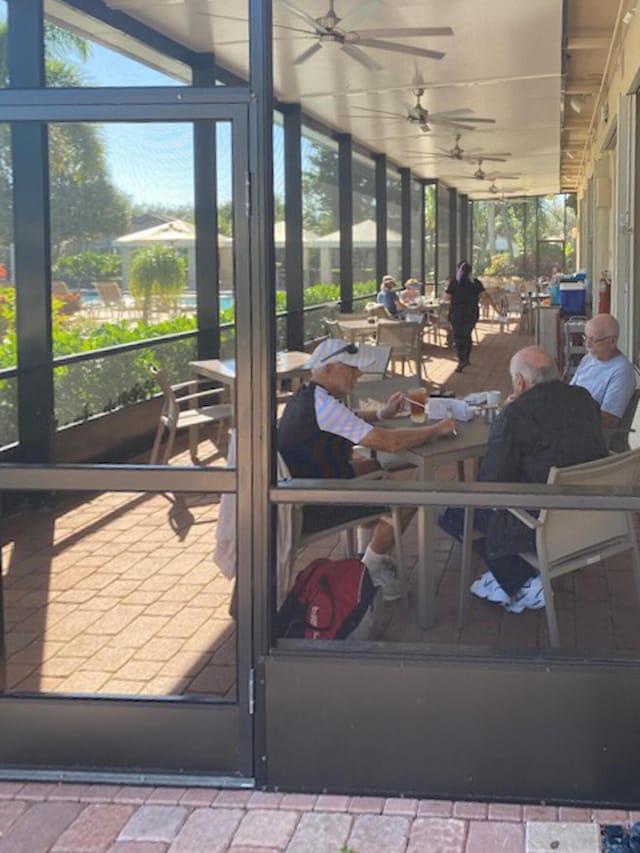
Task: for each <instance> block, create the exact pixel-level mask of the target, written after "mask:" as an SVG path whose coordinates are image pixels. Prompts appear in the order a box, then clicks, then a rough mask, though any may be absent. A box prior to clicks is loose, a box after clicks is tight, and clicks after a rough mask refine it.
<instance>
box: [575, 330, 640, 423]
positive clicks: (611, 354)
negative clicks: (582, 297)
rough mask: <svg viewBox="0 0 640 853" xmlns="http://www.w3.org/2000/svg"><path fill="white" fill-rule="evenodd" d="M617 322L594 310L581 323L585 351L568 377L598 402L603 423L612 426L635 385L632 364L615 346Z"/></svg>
mask: <svg viewBox="0 0 640 853" xmlns="http://www.w3.org/2000/svg"><path fill="white" fill-rule="evenodd" d="M619 335H620V326H619V324H618V321H617V320H616V318H615V317H612V316H611V314H597V315H596V316H595V317H593V318H592V319H591V320H589V321H588V322H587V324H586V325H585V334H584V340H585V346H586V348H587V353H586V355H585V356H584V357H583V359H582V361H581V362H580V364H579V365H578V369H577V370H576V372H575V373H574V375H573V378H572V379H571V384H572V385H579V386H580V387H581V388H586V389H587V391H588V392H589V393H590V394H591V396H592V397H593V399H594V400H595V401H596V403H598V405H599V406H600V418H601V421H602V426H603V427H613V426H615V425H616V424H617V423H618V421H619V420H620V418H621V417H622V415H623V414H624V410H625V409H626V407H627V403H628V402H629V400H630V399H631V395H632V394H633V392H634V390H635V387H636V377H635V371H634V369H633V366H632V365H631V363H630V362H629V360H628V359H627V358H626V356H624V355H623V354H622V353H621V352H620V350H619V349H618V337H619Z"/></svg>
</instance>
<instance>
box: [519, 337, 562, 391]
mask: <svg viewBox="0 0 640 853" xmlns="http://www.w3.org/2000/svg"><path fill="white" fill-rule="evenodd" d="M509 373H510V374H511V379H512V380H513V379H515V377H516V376H517V375H518V374H520V376H522V378H523V379H524V381H525V383H526V385H527V387H533V386H534V385H543V384H544V383H545V382H553V381H554V379H559V378H560V374H559V373H558V368H557V367H556V363H555V362H554V360H553V359H552V358H551V356H550V355H549V354H548V353H547V352H545V350H543V349H542V347H525V348H524V349H521V350H518V352H517V353H516V354H515V355H514V356H513V358H512V359H511V362H510V364H509Z"/></svg>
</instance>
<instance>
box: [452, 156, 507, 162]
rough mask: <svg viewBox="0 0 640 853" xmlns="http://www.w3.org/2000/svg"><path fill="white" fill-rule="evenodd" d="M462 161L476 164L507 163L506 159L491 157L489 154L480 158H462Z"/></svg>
mask: <svg viewBox="0 0 640 853" xmlns="http://www.w3.org/2000/svg"><path fill="white" fill-rule="evenodd" d="M462 159H463V160H465V161H466V162H467V163H477V162H478V160H482V162H483V163H484V162H485V161H487V162H489V161H490V162H492V163H506V162H507V158H506V157H497V156H491V155H490V154H483V156H482V157H463V158H462Z"/></svg>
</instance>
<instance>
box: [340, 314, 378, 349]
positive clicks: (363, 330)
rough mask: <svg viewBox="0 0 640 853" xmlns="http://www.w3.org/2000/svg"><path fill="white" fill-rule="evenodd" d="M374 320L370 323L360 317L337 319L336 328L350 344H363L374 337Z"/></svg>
mask: <svg viewBox="0 0 640 853" xmlns="http://www.w3.org/2000/svg"><path fill="white" fill-rule="evenodd" d="M376 325H377V323H376V322H373V323H370V322H369V320H368V319H366V318H364V317H362V318H360V319H358V320H339V321H338V328H339V329H340V334H341V335H342V337H343V338H344V339H345V340H346V341H349V343H351V344H364V343H366V342H367V341H368V340H369V338H372V337H375V334H376Z"/></svg>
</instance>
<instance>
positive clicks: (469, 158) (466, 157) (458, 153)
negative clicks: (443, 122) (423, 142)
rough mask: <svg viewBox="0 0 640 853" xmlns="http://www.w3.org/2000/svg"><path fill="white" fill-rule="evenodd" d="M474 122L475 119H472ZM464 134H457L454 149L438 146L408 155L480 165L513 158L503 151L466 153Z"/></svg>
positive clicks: (472, 150)
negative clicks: (434, 148)
mask: <svg viewBox="0 0 640 853" xmlns="http://www.w3.org/2000/svg"><path fill="white" fill-rule="evenodd" d="M471 121H473V119H471ZM461 138H462V134H460V133H456V135H455V141H454V145H453V148H442V147H441V146H436V150H435V151H427V152H424V151H407V154H415V155H416V156H420V157H430V158H433V159H435V160H459V161H464V162H466V163H479V161H480V160H481V159H482V160H491V161H493V162H495V163H506V161H507V157H511V152H510V151H502V152H500V153H499V154H485V153H484V152H483V151H481V150H480V149H479V148H472V149H470V150H468V151H465V149H464V148H462V146H461V145H460V139H461Z"/></svg>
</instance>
